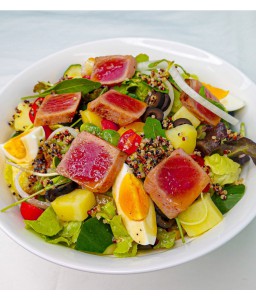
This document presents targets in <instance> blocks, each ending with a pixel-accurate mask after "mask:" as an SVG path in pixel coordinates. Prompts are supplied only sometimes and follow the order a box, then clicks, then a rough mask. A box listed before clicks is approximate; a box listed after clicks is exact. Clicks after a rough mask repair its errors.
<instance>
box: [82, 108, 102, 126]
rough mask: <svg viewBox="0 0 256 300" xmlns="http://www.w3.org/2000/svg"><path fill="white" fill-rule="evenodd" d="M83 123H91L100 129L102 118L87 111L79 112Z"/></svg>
mask: <svg viewBox="0 0 256 300" xmlns="http://www.w3.org/2000/svg"><path fill="white" fill-rule="evenodd" d="M80 114H81V117H82V121H83V123H92V124H94V125H96V126H98V127H100V128H101V129H102V126H101V120H102V118H101V117H100V116H98V115H97V114H95V113H94V112H92V111H89V110H81V111H80Z"/></svg>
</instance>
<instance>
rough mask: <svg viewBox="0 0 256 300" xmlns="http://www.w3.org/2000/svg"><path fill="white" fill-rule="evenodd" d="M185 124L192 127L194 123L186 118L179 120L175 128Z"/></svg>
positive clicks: (175, 122) (174, 124)
mask: <svg viewBox="0 0 256 300" xmlns="http://www.w3.org/2000/svg"><path fill="white" fill-rule="evenodd" d="M183 124H189V125H192V123H191V122H190V121H189V120H188V119H186V118H179V119H177V120H175V121H174V122H173V126H174V127H177V126H180V125H183Z"/></svg>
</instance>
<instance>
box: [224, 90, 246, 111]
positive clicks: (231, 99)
mask: <svg viewBox="0 0 256 300" xmlns="http://www.w3.org/2000/svg"><path fill="white" fill-rule="evenodd" d="M219 101H220V103H221V104H222V105H223V106H224V107H225V108H226V110H227V111H235V110H238V109H240V108H242V107H244V106H245V103H244V101H243V100H241V99H240V98H238V97H235V96H233V95H232V94H230V93H228V95H227V96H226V97H224V98H222V99H220V100H219Z"/></svg>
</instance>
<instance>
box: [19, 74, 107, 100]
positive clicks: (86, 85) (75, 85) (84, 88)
mask: <svg viewBox="0 0 256 300" xmlns="http://www.w3.org/2000/svg"><path fill="white" fill-rule="evenodd" d="M100 86H101V84H100V83H99V82H94V81H91V80H89V79H86V78H73V79H69V80H64V81H61V82H59V83H57V84H55V85H54V86H52V87H50V88H49V89H47V90H45V91H44V92H43V93H40V94H36V95H32V96H26V97H22V98H21V99H22V100H24V99H31V98H38V97H45V96H47V95H49V94H51V93H52V92H54V93H56V94H68V93H77V92H81V93H83V94H87V93H89V92H91V91H93V90H95V89H97V88H99V87H100Z"/></svg>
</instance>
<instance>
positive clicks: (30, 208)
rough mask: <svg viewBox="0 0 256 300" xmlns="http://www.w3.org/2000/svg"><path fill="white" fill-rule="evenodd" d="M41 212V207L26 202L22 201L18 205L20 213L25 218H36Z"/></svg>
mask: <svg viewBox="0 0 256 300" xmlns="http://www.w3.org/2000/svg"><path fill="white" fill-rule="evenodd" d="M43 212H44V210H43V209H41V208H38V207H36V206H34V205H32V204H30V203H28V202H22V203H21V205H20V213H21V215H22V217H23V218H24V219H25V220H37V219H38V218H39V217H40V216H41V214H42V213H43Z"/></svg>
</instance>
